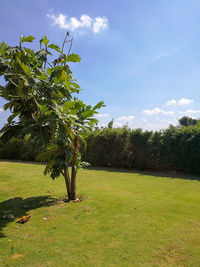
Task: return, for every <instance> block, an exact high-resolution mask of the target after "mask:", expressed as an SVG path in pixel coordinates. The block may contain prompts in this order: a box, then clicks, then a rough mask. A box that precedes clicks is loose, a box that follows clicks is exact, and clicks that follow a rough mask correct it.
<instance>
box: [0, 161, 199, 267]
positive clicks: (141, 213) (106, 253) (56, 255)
mask: <svg viewBox="0 0 200 267" xmlns="http://www.w3.org/2000/svg"><path fill="white" fill-rule="evenodd" d="M43 169H44V166H42V165H36V164H22V163H11V162H0V217H1V218H2V216H3V215H4V212H5V211H7V210H12V213H13V214H14V216H15V219H11V220H9V219H0V266H12V267H15V266H26V267H27V266H28V267H29V266H37V267H42V266H44V267H47V266H52V267H56V266H192V267H194V266H195V267H196V266H200V181H199V180H198V179H197V178H196V179H195V178H194V179H189V178H191V177H190V176H186V175H185V176H184V175H182V176H178V175H177V176H176V175H174V176H173V177H172V175H169V174H168V175H167V174H166V175H165V174H155V173H154V174H149V173H138V172H126V171H122V170H119V171H117V170H112V169H99V170H95V169H91V170H80V171H79V174H78V195H81V196H82V197H83V201H82V202H79V203H63V202H59V201H58V200H61V199H62V197H63V195H64V194H65V192H66V189H65V184H64V179H63V178H62V177H60V178H59V179H56V180H55V181H52V180H51V179H50V178H49V177H45V176H43V173H42V171H43ZM24 205H29V207H28V208H27V209H24V207H23V206H24ZM22 215H30V216H31V219H30V220H29V222H27V223H25V224H23V225H20V224H17V223H16V221H17V219H18V218H19V217H20V216H22ZM43 217H46V220H44V219H43Z"/></svg>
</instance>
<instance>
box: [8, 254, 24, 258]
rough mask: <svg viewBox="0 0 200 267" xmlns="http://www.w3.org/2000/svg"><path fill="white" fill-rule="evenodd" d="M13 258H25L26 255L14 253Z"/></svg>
mask: <svg viewBox="0 0 200 267" xmlns="http://www.w3.org/2000/svg"><path fill="white" fill-rule="evenodd" d="M11 258H12V259H19V258H24V255H23V254H14V255H12V257H11Z"/></svg>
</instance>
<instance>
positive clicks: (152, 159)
mask: <svg viewBox="0 0 200 267" xmlns="http://www.w3.org/2000/svg"><path fill="white" fill-rule="evenodd" d="M179 122H180V125H179V126H176V127H175V126H172V125H170V126H169V127H168V128H167V129H165V130H161V131H155V132H153V131H143V130H142V129H133V130H132V129H130V128H128V127H127V126H124V127H122V128H113V122H112V121H111V122H110V123H109V125H108V127H102V128H98V127H97V128H96V129H95V130H93V131H92V132H91V133H90V134H89V136H88V137H87V147H86V148H84V147H82V149H83V150H84V153H83V160H84V161H87V162H89V163H90V164H91V165H92V166H101V167H117V168H118V167H119V168H131V169H136V170H154V171H156V170H176V171H182V172H188V173H193V174H200V122H199V120H193V119H191V118H189V117H183V118H181V119H180V120H179ZM41 149H42V148H41V147H39V146H38V145H35V144H34V142H33V141H32V140H31V139H30V138H29V137H26V138H25V139H24V140H19V139H12V140H10V141H9V142H8V143H4V144H3V143H0V158H1V159H18V160H34V159H35V158H36V156H37V155H38V153H39V152H40V150H41Z"/></svg>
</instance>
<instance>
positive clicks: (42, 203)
mask: <svg viewBox="0 0 200 267" xmlns="http://www.w3.org/2000/svg"><path fill="white" fill-rule="evenodd" d="M54 203H55V199H54V198H52V197H49V196H37V197H30V198H26V199H23V198H21V197H15V198H10V199H8V200H5V201H2V202H0V238H1V237H6V236H5V235H4V234H3V233H2V230H3V229H4V228H5V227H6V225H7V224H9V223H11V222H13V221H14V220H15V218H20V217H21V216H24V215H25V216H26V215H28V212H29V211H30V210H34V209H37V208H40V207H49V206H51V205H53V204H54ZM6 213H8V214H9V213H11V214H13V215H14V216H15V218H13V219H4V218H3V216H4V215H5V214H6Z"/></svg>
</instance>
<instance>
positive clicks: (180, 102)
mask: <svg viewBox="0 0 200 267" xmlns="http://www.w3.org/2000/svg"><path fill="white" fill-rule="evenodd" d="M193 102H194V100H192V99H187V98H181V99H179V100H175V99H172V100H169V101H167V103H166V104H165V106H172V105H180V106H186V105H189V104H191V103H193Z"/></svg>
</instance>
